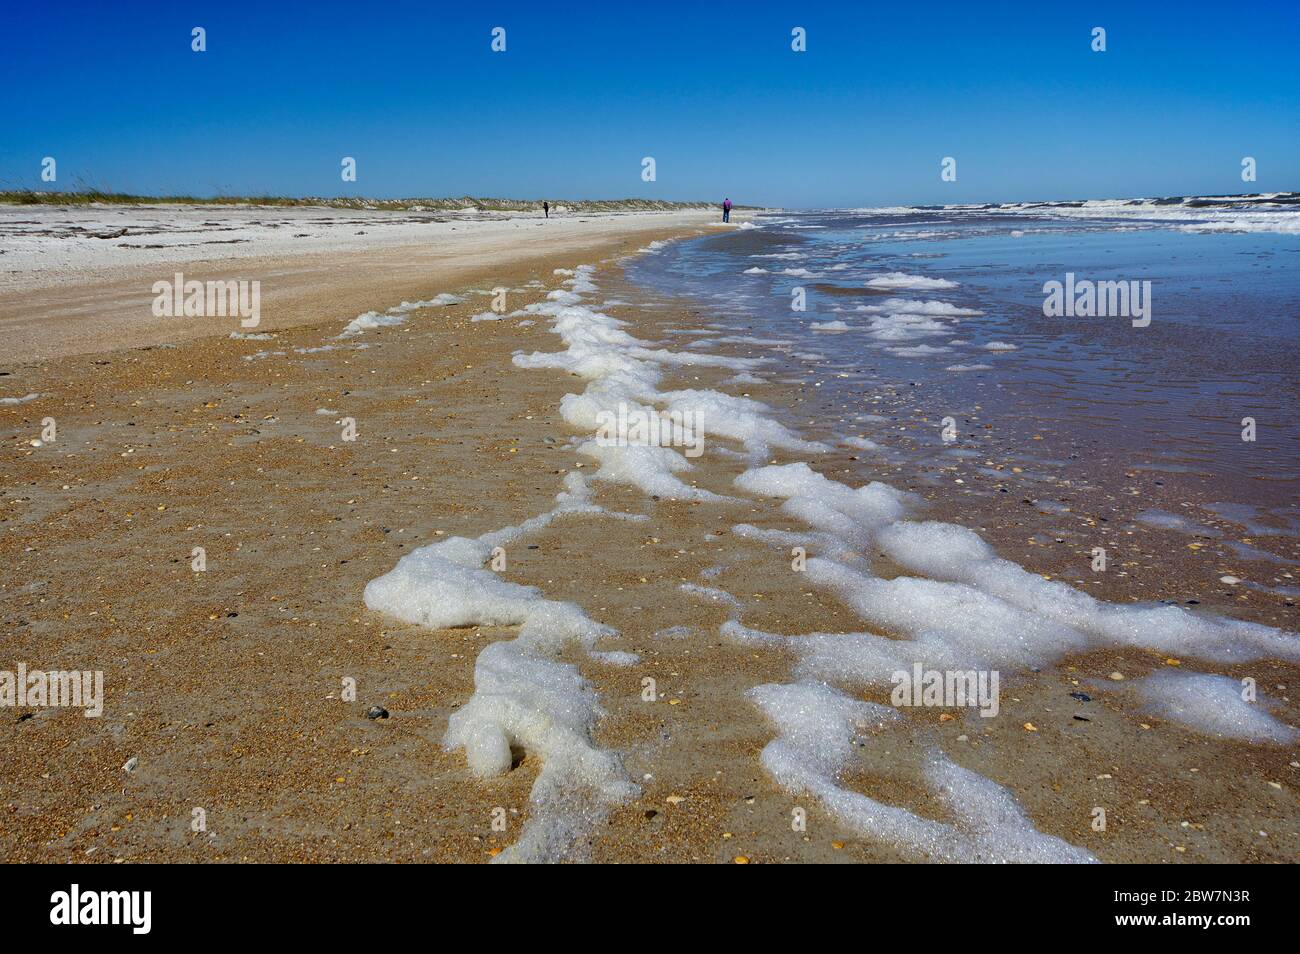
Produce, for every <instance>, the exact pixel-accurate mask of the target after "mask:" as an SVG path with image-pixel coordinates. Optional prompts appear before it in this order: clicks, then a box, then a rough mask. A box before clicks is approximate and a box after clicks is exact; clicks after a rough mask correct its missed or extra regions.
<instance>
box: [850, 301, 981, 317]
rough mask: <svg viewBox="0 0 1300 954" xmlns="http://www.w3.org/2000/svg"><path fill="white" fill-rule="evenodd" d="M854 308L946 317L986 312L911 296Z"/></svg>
mask: <svg viewBox="0 0 1300 954" xmlns="http://www.w3.org/2000/svg"><path fill="white" fill-rule="evenodd" d="M854 310H855V311H861V312H865V313H866V314H869V315H886V314H893V315H935V316H939V317H944V318H963V317H971V316H975V315H982V314H984V312H982V311H980V310H979V309H978V308H959V307H957V306H956V305H954V304H951V303H949V302H946V301H934V300H928V301H915V300H913V299H910V298H886V299H885V300H884V301H882V302H881V303H880V304H878V305H858V306H857V308H855V309H854Z"/></svg>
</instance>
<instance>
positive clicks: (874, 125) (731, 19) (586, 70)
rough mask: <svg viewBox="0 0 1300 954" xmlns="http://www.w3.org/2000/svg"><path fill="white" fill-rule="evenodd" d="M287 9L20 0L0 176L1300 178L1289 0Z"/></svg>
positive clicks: (1293, 19)
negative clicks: (803, 34)
mask: <svg viewBox="0 0 1300 954" xmlns="http://www.w3.org/2000/svg"><path fill="white" fill-rule="evenodd" d="M289 6H290V5H289V4H281V3H278V2H268V0H264V2H258V3H245V2H242V0H221V2H210V3H208V2H204V3H186V2H171V3H166V2H160V0H159V2H154V0H139V2H134V3H112V2H108V0H93V2H92V0H69V2H60V3H42V2H18V0H15V2H11V3H7V4H6V8H5V13H4V23H3V28H2V29H0V187H7V188H14V187H43V188H49V186H43V185H42V183H41V182H40V180H39V173H40V163H41V159H42V157H44V156H54V157H55V158H56V159H57V161H58V173H59V180H58V183H57V187H58V188H73V187H74V186H75V185H76V180H77V179H80V180H82V181H83V182H85V183H86V184H92V185H95V186H97V187H99V188H105V189H114V190H119V191H131V192H146V193H189V194H198V195H214V194H220V193H226V194H249V193H252V194H264V193H274V194H284V195H353V194H359V195H370V196H444V195H464V194H472V195H486V196H510V197H538V198H541V197H568V198H612V197H624V196H647V197H657V198H665V199H701V198H703V199H720V198H721V197H722V196H723V195H724V194H725V195H729V196H731V198H732V199H733V200H735V201H737V202H741V203H756V204H771V205H784V206H787V207H819V206H832V205H833V206H857V205H884V204H895V203H905V204H911V203H940V202H973V201H996V200H1015V199H1037V198H1090V197H1091V198H1096V197H1106V196H1131V195H1151V194H1165V195H1167V194H1186V193H1204V192H1246V191H1275V190H1283V189H1300V121H1298V120H1300V66H1298V65H1297V63H1298V62H1300V3H1297V2H1296V0H1288V2H1273V0H1266V2H1255V0H1251V2H1235V3H1202V2H1197V0H1185V2H1182V3H1160V2H1151V3H1146V2H1138V0H1128V2H1123V3H1108V2H1087V3H1072V2H1056V0H1037V2H1025V3H1019V2H1016V3H1001V4H1000V3H995V2H985V3H962V4H958V3H944V2H935V0H911V2H891V3H874V2H865V0H862V2H857V0H855V2H852V3H840V4H834V5H831V4H820V3H794V2H786V3H768V2H763V0H757V2H754V3H743V4H742V3H737V4H728V5H721V4H708V3H675V2H658V0H651V2H648V3H635V2H627V3H624V2H621V0H608V2H602V3H599V4H598V3H590V4H563V5H549V4H545V3H542V2H535V3H505V4H503V3H493V2H465V3H455V4H449V3H439V2H431V0H425V2H418V3H405V2H393V3H390V2H385V0H379V2H373V3H365V2H360V0H350V2H335V0H319V2H313V3H303V4H301V5H300V8H299V9H296V10H290V9H288V7H289ZM194 26H202V27H205V28H206V29H207V42H208V50H207V52H205V53H193V52H191V50H190V30H191V28H192V27H194ZM494 26H502V27H505V28H506V31H507V50H506V52H505V53H500V54H495V53H493V52H491V50H490V47H489V44H490V41H491V37H490V31H491V29H492V27H494ZM794 26H802V27H805V28H806V29H807V31H808V51H807V52H806V53H794V52H792V51H791V50H790V30H791V28H792V27H794ZM1094 26H1102V27H1105V28H1106V30H1107V46H1108V49H1107V52H1105V53H1094V52H1092V51H1091V49H1090V42H1091V30H1092V28H1093V27H1094ZM343 156H353V157H355V158H356V159H357V163H358V181H357V182H356V183H354V184H351V183H344V182H343V181H341V179H340V176H339V162H340V160H341V158H342V157H343ZM643 156H653V157H655V159H656V161H657V164H658V180H657V181H656V182H654V183H645V182H642V181H641V177H640V172H641V165H640V163H641V158H642V157H643ZM944 156H953V157H955V158H956V159H957V162H958V166H957V172H958V177H957V181H956V182H954V183H944V182H941V181H940V177H939V166H940V161H941V159H942V158H943V157H944ZM1243 156H1254V157H1255V158H1256V159H1257V160H1258V164H1259V165H1258V170H1259V172H1258V181H1257V182H1256V183H1255V184H1254V185H1253V186H1252V185H1249V184H1246V183H1243V182H1242V181H1241V178H1240V162H1241V158H1242V157H1243Z"/></svg>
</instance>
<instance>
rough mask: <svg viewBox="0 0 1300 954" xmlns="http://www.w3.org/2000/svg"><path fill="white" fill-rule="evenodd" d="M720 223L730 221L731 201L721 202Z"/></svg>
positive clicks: (724, 200)
mask: <svg viewBox="0 0 1300 954" xmlns="http://www.w3.org/2000/svg"><path fill="white" fill-rule="evenodd" d="M722 221H724V222H730V221H731V200H730V199H723V200H722Z"/></svg>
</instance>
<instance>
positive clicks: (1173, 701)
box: [1135, 670, 1300, 745]
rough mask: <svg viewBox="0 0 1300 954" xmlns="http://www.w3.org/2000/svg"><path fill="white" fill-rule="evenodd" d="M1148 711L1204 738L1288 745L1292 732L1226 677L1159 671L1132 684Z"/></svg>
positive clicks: (1295, 736)
mask: <svg viewBox="0 0 1300 954" xmlns="http://www.w3.org/2000/svg"><path fill="white" fill-rule="evenodd" d="M1135 686H1136V687H1137V689H1138V690H1139V691H1140V692H1141V694H1142V696H1143V698H1144V699H1145V700H1146V702H1147V704H1148V705H1149V706H1150V707H1151V709H1152V711H1154V712H1155V713H1157V714H1158V715H1161V716H1163V717H1164V718H1166V719H1172V720H1174V721H1175V722H1180V723H1182V724H1183V725H1185V726H1189V727H1190V728H1193V729H1195V730H1196V731H1198V732H1202V733H1204V734H1206V735H1216V736H1221V737H1224V738H1229V739H1245V740H1246V741H1249V742H1271V743H1274V744H1277V745H1292V744H1294V743H1295V742H1296V740H1297V739H1298V738H1300V733H1298V732H1297V731H1296V730H1295V729H1294V728H1292V727H1291V726H1289V725H1286V724H1285V723H1283V722H1279V721H1278V720H1277V719H1275V718H1273V716H1272V715H1270V714H1269V712H1268V710H1267V709H1266V708H1265V707H1264V703H1263V701H1260V700H1256V701H1255V702H1247V701H1246V700H1245V699H1244V698H1243V692H1244V690H1243V687H1242V684H1241V683H1240V682H1238V681H1237V680H1235V679H1229V678H1228V677H1227V676H1212V675H1209V674H1207V673H1199V672H1177V671H1172V670H1162V671H1159V672H1156V673H1153V674H1152V675H1150V676H1147V677H1146V678H1145V679H1142V680H1140V681H1139V682H1137V683H1135Z"/></svg>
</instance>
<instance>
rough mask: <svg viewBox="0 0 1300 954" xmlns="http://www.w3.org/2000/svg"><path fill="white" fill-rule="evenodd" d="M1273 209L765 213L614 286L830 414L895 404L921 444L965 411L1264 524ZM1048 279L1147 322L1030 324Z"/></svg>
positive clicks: (1287, 373) (1273, 429)
mask: <svg viewBox="0 0 1300 954" xmlns="http://www.w3.org/2000/svg"><path fill="white" fill-rule="evenodd" d="M1273 199H1274V200H1273V201H1270V200H1263V201H1257V202H1250V203H1241V202H1235V203H1228V202H1223V201H1219V202H1216V201H1215V200H1204V199H1191V200H1188V199H1179V200H1160V201H1154V202H1143V203H1120V202H1111V203H1072V204H1066V203H1058V204H1053V205H1038V206H1024V205H1014V206H980V207H956V208H950V207H945V208H941V209H935V208H914V209H903V208H897V209H877V210H833V211H816V212H795V213H781V214H776V215H765V216H761V217H759V218H758V219H757V220H756V222H755V224H756V225H757V226H758V227H757V228H752V229H746V230H744V231H743V232H741V233H740V234H736V233H734V232H732V233H720V234H717V235H709V236H705V237H702V238H698V239H694V240H690V241H684V242H677V243H672V244H671V245H669V246H667V247H665V248H663V249H661V250H658V253H657V254H653V255H644V256H641V257H639V258H637V259H635V260H632V261H631V262H629V264H628V267H627V276H628V277H629V278H630V279H631V280H632V281H633V282H634V283H636V284H638V285H640V286H643V287H645V288H647V289H650V290H653V291H655V292H658V293H661V294H673V295H679V296H683V297H686V298H689V299H694V300H696V301H698V302H699V303H700V305H701V306H702V316H703V318H704V320H705V321H706V323H707V327H708V328H709V329H710V330H711V332H713V333H714V338H713V340H714V341H716V340H719V339H721V340H725V339H727V338H728V337H736V336H744V337H747V338H749V339H750V340H751V341H755V342H758V343H759V344H760V345H762V346H763V347H764V353H765V355H766V356H767V357H769V358H771V359H773V360H774V361H775V362H777V365H776V366H777V367H783V368H784V371H785V373H786V380H788V381H790V382H791V383H793V382H795V381H797V380H799V375H801V374H804V375H806V374H808V373H809V372H813V373H815V374H816V376H817V379H818V381H819V387H820V390H821V394H822V397H823V398H824V399H825V400H826V401H827V403H830V402H831V401H835V402H837V403H839V404H845V403H847V404H850V405H852V404H853V403H854V402H857V403H859V404H861V405H862V409H863V410H866V411H870V410H871V407H870V406H868V404H867V398H869V396H870V395H871V394H872V392H873V390H875V391H878V390H879V388H880V387H882V386H887V387H905V388H912V389H914V396H913V397H912V404H913V406H914V407H915V408H917V410H918V412H920V413H923V414H924V416H925V418H926V419H927V420H929V421H931V422H932V423H933V424H934V426H935V427H936V428H937V427H938V426H939V422H940V421H941V420H942V418H943V417H945V416H948V415H952V416H953V417H954V418H956V419H958V420H961V419H962V416H963V415H969V414H972V413H977V414H978V419H979V421H980V427H981V430H982V431H984V432H986V433H987V434H989V435H996V437H997V438H999V439H1003V440H1006V441H1008V442H1019V443H1021V444H1027V443H1028V442H1030V441H1033V440H1035V439H1036V438H1037V439H1038V440H1041V441H1043V443H1040V444H1036V445H1033V446H1034V447H1035V450H1037V451H1039V452H1040V453H1043V454H1048V455H1052V456H1054V457H1056V458H1059V459H1073V460H1076V461H1079V463H1078V465H1077V466H1078V467H1080V468H1090V469H1091V470H1092V473H1091V474H1090V476H1091V477H1092V479H1094V480H1095V481H1098V482H1102V483H1105V482H1107V481H1109V480H1122V479H1123V472H1124V471H1127V470H1129V469H1132V468H1137V469H1146V470H1156V471H1165V472H1167V473H1169V474H1185V475H1189V476H1194V477H1195V479H1196V481H1197V482H1198V483H1199V484H1200V486H1201V487H1202V489H1203V490H1204V492H1205V493H1206V494H1209V495H1211V496H1215V497H1218V498H1222V499H1227V500H1232V501H1235V502H1236V503H1239V504H1248V505H1249V504H1253V505H1260V506H1264V507H1267V508H1274V509H1275V508H1278V507H1280V506H1284V505H1286V504H1287V503H1288V502H1289V503H1290V504H1291V505H1292V506H1293V505H1294V499H1295V493H1296V491H1297V490H1298V489H1300V440H1297V438H1300V419H1298V418H1297V416H1296V415H1295V414H1294V412H1293V410H1292V409H1293V408H1294V407H1295V405H1296V400H1297V397H1298V396H1300V394H1298V392H1300V374H1298V373H1297V372H1298V371H1300V348H1298V347H1297V346H1298V345H1300V206H1296V205H1294V204H1292V203H1291V201H1290V197H1273ZM1067 273H1071V274H1073V275H1074V280H1075V282H1076V283H1079V282H1083V281H1085V280H1086V281H1092V282H1102V281H1122V282H1137V283H1143V282H1150V285H1149V301H1148V300H1147V299H1146V298H1144V299H1143V301H1146V302H1147V303H1148V305H1149V319H1150V320H1149V324H1147V325H1146V326H1145V327H1135V326H1134V324H1133V320H1132V318H1131V317H1125V316H1123V315H1118V316H1116V315H1112V316H1095V317H1065V316H1062V317H1047V316H1046V315H1045V314H1044V301H1045V298H1046V297H1047V296H1046V294H1045V292H1044V285H1045V283H1048V282H1053V281H1055V282H1060V283H1062V284H1064V283H1065V282H1066V281H1067ZM1137 287H1138V288H1139V289H1141V288H1142V287H1143V286H1141V285H1139V286H1137ZM799 289H802V291H803V295H804V310H802V311H800V310H796V308H795V307H794V305H795V303H796V302H795V296H796V295H797V294H798V290H799ZM1140 320H1141V319H1139V321H1140ZM837 322H841V323H842V325H837V324H835V323H837ZM841 328H842V330H832V329H841ZM710 344H711V341H710V340H708V339H703V340H699V341H698V342H697V343H696V344H694V345H692V346H693V347H698V348H707V347H708V346H709V345H710ZM766 375H767V376H769V377H771V376H772V375H771V373H770V372H767V373H766ZM1244 418H1252V419H1253V420H1254V422H1255V434H1254V437H1255V439H1254V440H1253V441H1247V440H1243V423H1242V421H1243V419H1244Z"/></svg>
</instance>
